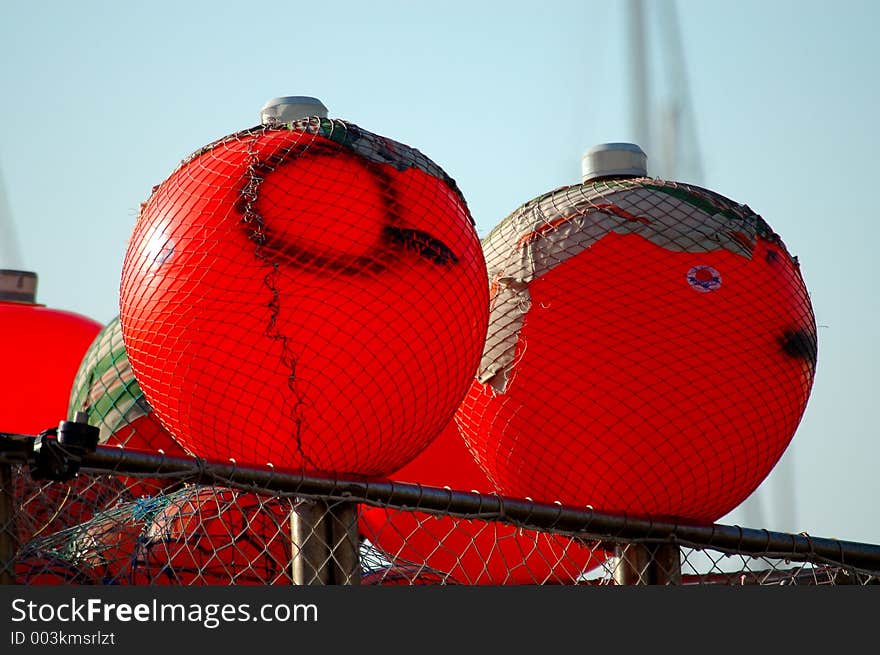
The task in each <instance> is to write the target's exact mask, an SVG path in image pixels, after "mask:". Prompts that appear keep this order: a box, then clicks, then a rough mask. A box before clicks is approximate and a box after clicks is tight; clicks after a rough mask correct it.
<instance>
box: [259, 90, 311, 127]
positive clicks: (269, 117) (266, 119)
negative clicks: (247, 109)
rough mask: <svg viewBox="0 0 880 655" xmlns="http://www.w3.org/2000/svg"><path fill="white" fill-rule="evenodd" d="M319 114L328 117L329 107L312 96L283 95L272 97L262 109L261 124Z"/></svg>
mask: <svg viewBox="0 0 880 655" xmlns="http://www.w3.org/2000/svg"><path fill="white" fill-rule="evenodd" d="M309 116H318V117H320V118H327V108H326V107H325V106H324V103H323V102H321V101H320V100H318V99H317V98H312V97H310V96H283V97H281V98H272V99H271V100H269V101H268V102H267V103H266V104H265V105H263V108H262V109H261V110H260V124H262V125H272V124H275V123H289V122H290V121H295V120H297V119H300V118H308V117H309Z"/></svg>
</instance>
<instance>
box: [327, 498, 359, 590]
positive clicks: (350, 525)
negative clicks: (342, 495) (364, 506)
mask: <svg viewBox="0 0 880 655" xmlns="http://www.w3.org/2000/svg"><path fill="white" fill-rule="evenodd" d="M328 517H329V521H330V526H331V530H330V537H331V539H332V546H333V548H332V551H333V552H332V558H331V560H332V562H331V563H332V564H333V584H339V585H359V584H360V583H361V564H360V556H359V555H360V536H359V532H358V505H357V503H352V502H342V503H337V504H335V505H333V506H332V507H331V508H330V513H329V514H328Z"/></svg>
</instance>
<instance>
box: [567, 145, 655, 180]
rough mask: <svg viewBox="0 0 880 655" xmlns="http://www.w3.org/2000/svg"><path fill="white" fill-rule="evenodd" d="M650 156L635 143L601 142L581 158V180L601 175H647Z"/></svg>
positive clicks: (593, 178)
mask: <svg viewBox="0 0 880 655" xmlns="http://www.w3.org/2000/svg"><path fill="white" fill-rule="evenodd" d="M647 174H648V156H647V155H646V154H645V151H644V150H642V149H641V148H639V147H638V146H637V145H636V144H634V143H600V144H599V145H597V146H593V147H592V148H590V149H589V150H587V152H586V153H584V156H583V157H582V158H581V180H582V181H583V182H589V181H590V180H595V179H597V178H601V177H620V176H630V177H645V176H646V175H647Z"/></svg>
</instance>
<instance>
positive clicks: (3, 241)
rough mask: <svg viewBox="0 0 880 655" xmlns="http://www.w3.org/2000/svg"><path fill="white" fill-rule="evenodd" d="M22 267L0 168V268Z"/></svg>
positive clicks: (16, 236)
mask: <svg viewBox="0 0 880 655" xmlns="http://www.w3.org/2000/svg"><path fill="white" fill-rule="evenodd" d="M21 267H22V258H21V249H20V248H19V244H18V235H17V234H16V231H15V221H13V220H12V208H11V206H10V204H9V196H8V195H7V194H6V184H5V181H4V179H3V170H2V169H0V269H13V270H20V269H21Z"/></svg>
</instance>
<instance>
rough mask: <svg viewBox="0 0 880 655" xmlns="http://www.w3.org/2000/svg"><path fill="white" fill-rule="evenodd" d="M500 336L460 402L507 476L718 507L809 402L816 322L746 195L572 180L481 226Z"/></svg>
mask: <svg viewBox="0 0 880 655" xmlns="http://www.w3.org/2000/svg"><path fill="white" fill-rule="evenodd" d="M483 245H484V250H485V253H486V259H487V265H488V268H489V274H490V278H491V280H492V291H491V301H490V302H491V311H490V325H489V331H488V337H487V344H486V350H485V352H484V355H483V361H482V362H481V365H480V369H479V372H478V380H477V381H476V382H475V383H474V384H473V386H472V388H471V390H470V392H469V393H468V396H467V398H466V399H465V401H464V402H463V403H462V406H461V408H460V409H459V411H458V414H457V419H458V421H459V423H460V426H461V428H462V431H463V435H464V437H465V440H466V442H467V443H468V445H469V447H470V448H471V449H472V450H473V452H474V455H475V457H476V458H477V460H478V461H479V463H480V465H481V467H482V468H483V469H484V470H485V471H486V473H487V475H488V476H489V477H490V478H491V479H492V480H493V481H494V483H495V484H496V485H497V486H498V488H499V489H500V490H501V491H502V492H503V493H506V494H509V495H514V496H518V497H521V496H529V497H532V498H535V499H541V500H544V501H560V502H562V503H564V504H570V505H577V506H585V505H591V506H593V507H594V508H595V509H597V510H602V511H607V512H615V513H617V512H626V513H629V514H637V515H652V516H656V517H674V518H684V519H692V520H695V521H714V520H717V519H718V518H720V517H721V516H723V515H724V514H726V513H727V512H729V511H730V510H732V509H733V508H734V507H736V506H737V505H738V504H739V503H740V502H742V501H743V500H744V499H745V498H746V497H748V496H749V494H751V493H752V492H753V491H754V490H755V489H756V488H757V487H758V485H759V484H760V483H761V481H762V480H763V479H764V478H765V477H766V476H767V475H768V473H769V472H770V471H771V469H772V468H773V466H774V465H775V464H776V462H777V461H778V459H779V458H780V456H781V455H782V453H783V452H784V450H785V449H786V447H787V446H788V444H789V442H790V441H791V439H792V438H793V435H794V433H795V430H796V428H797V426H798V424H799V422H800V419H801V417H802V415H803V413H804V411H805V407H806V403H807V399H808V396H809V393H810V390H811V387H812V382H813V377H814V373H815V366H816V351H817V349H816V324H815V319H814V316H813V311H812V307H811V304H810V298H809V295H808V293H807V289H806V287H805V285H804V281H803V279H802V277H801V273H800V270H799V266H798V263H797V261H796V259H795V258H793V257H792V256H791V255H790V254H789V253H788V251H787V250H786V248H785V246H784V244H783V242H782V240H781V239H780V237H779V236H778V235H777V234H775V233H774V232H773V231H772V230H771V229H770V227H769V226H768V225H767V224H766V223H765V222H764V220H763V219H761V217H760V216H758V215H756V214H755V213H754V212H752V211H751V210H750V209H749V208H748V207H746V206H744V205H740V204H737V203H735V202H733V201H731V200H729V199H727V198H724V197H722V196H720V195H718V194H716V193H713V192H711V191H707V190H705V189H700V188H697V187H691V186H687V185H683V184H674V183H668V182H664V181H661V180H651V179H647V178H637V179H632V180H618V181H604V182H593V183H585V184H582V185H578V186H572V187H565V188H562V189H559V190H557V191H555V192H552V193H548V194H546V195H544V196H542V197H539V198H537V199H535V200H533V201H531V202H529V203H527V204H525V205H523V206H522V207H520V208H519V209H518V210H516V211H515V212H514V213H513V214H511V215H510V216H509V217H508V218H507V219H505V221H503V222H502V224H501V225H499V226H498V227H497V228H496V229H495V230H494V231H493V233H492V234H491V235H489V237H487V239H486V240H485V241H484V244H483Z"/></svg>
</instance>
